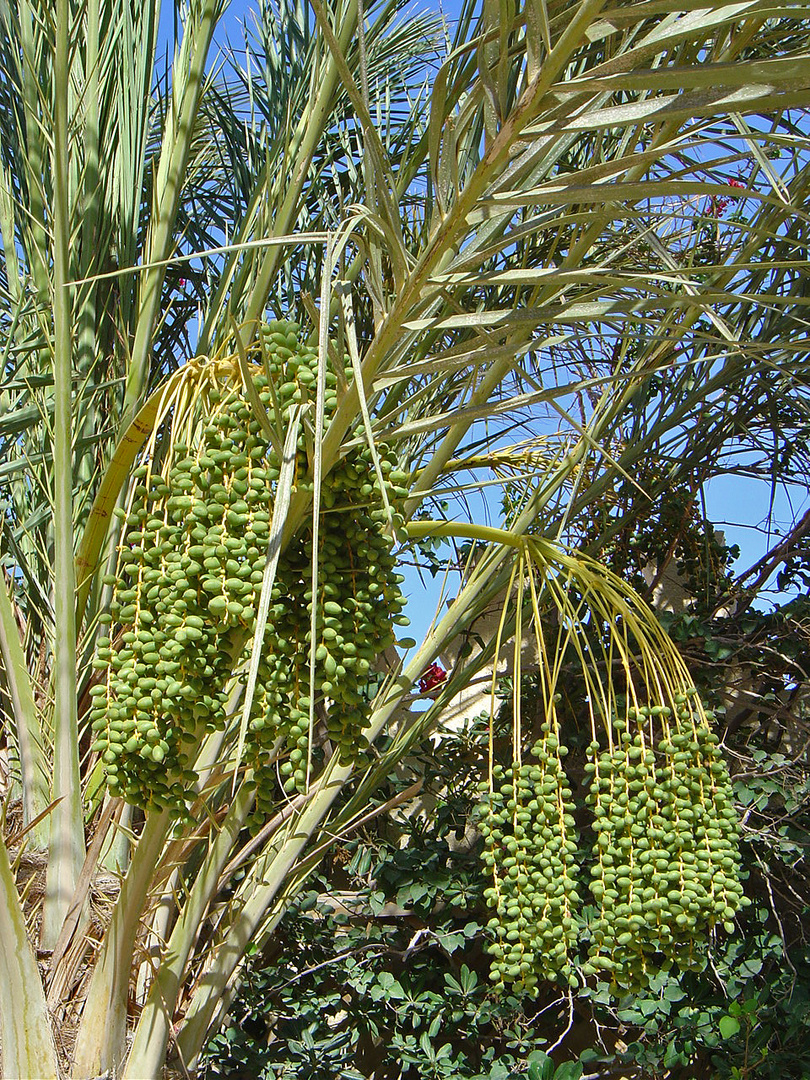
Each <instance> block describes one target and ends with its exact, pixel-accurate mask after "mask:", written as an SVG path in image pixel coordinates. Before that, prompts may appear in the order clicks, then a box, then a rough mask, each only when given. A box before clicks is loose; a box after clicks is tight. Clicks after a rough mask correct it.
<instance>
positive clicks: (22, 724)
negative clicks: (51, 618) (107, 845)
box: [0, 581, 49, 848]
mask: <svg viewBox="0 0 810 1080" xmlns="http://www.w3.org/2000/svg"><path fill="white" fill-rule="evenodd" d="M0 655H2V658H3V669H4V671H5V676H6V689H7V691H8V696H9V700H10V701H11V712H12V716H13V718H14V735H15V738H16V741H17V748H18V751H19V755H20V775H21V780H22V802H23V824H25V825H28V824H30V823H31V822H32V821H33V820H34V819H35V818H37V817H38V816H39V815H40V814H41V813H42V812H43V811H44V810H45V808H46V807H47V806H48V802H49V792H48V786H49V785H48V763H47V760H46V757H45V753H44V751H43V748H42V729H41V728H40V726H39V716H38V714H37V706H36V702H35V700H34V690H33V687H32V686H31V679H30V677H29V674H28V668H27V666H26V663H25V653H24V651H23V647H22V642H21V641H20V634H19V630H18V628H17V621H16V619H15V618H14V610H13V608H12V605H11V600H10V599H9V595H8V592H7V591H6V586H5V582H4V581H0ZM48 832H49V826H48V823H47V821H41V822H40V823H39V824H37V825H35V826H34V828H33V829H32V830H31V832H30V833H29V838H30V839H29V843H30V844H31V845H32V846H33V847H37V848H40V847H44V846H45V844H46V842H47V837H48Z"/></svg>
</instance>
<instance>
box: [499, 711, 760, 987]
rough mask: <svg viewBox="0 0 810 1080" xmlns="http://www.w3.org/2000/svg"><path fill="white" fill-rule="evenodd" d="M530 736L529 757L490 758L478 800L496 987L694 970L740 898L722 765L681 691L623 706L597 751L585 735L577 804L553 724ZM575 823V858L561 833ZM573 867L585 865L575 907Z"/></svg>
mask: <svg viewBox="0 0 810 1080" xmlns="http://www.w3.org/2000/svg"><path fill="white" fill-rule="evenodd" d="M704 715H705V716H707V717H708V718H709V719H711V714H710V713H709V714H704ZM542 730H543V737H542V738H541V740H540V742H539V743H538V744H537V745H536V746H535V747H534V750H533V753H534V755H535V756H536V757H537V758H538V759H539V761H538V764H536V765H534V764H533V765H528V766H527V765H513V766H512V768H511V769H508V770H505V771H504V770H503V769H500V768H499V767H497V766H496V768H495V769H494V770H493V779H492V782H491V784H490V783H488V784H487V785H486V790H485V792H484V795H483V816H482V825H481V828H482V832H483V836H484V841H485V852H484V859H485V862H486V864H487V865H488V867H489V869H490V871H491V873H492V875H493V884H492V886H490V887H489V888H488V889H487V890H486V893H485V896H486V899H487V901H488V903H489V904H490V906H491V907H493V908H494V909H495V911H494V916H493V918H492V919H491V921H490V929H491V931H492V933H493V938H494V940H493V941H492V943H491V945H490V946H489V948H490V952H491V954H492V957H493V962H492V968H491V977H492V979H493V981H494V982H495V984H496V988H498V989H502V988H503V987H504V985H505V984H507V983H511V984H515V986H516V988H517V989H518V990H521V991H524V992H525V991H528V992H532V991H533V989H534V987H535V986H536V985H537V983H538V980H539V979H541V978H542V979H554V980H558V981H563V982H566V983H568V984H569V985H570V986H577V985H578V984H579V983H580V981H581V980H584V979H585V978H587V977H588V976H598V977H599V978H601V979H603V980H605V981H607V982H609V983H610V984H611V985H612V986H613V987H614V988H616V989H617V990H635V989H638V988H641V987H643V986H645V985H647V983H648V981H649V978H650V977H651V976H652V975H653V974H655V973H656V972H658V971H661V970H668V969H669V968H670V967H671V966H672V965H673V964H675V965H677V967H678V969H679V970H680V971H684V970H689V969H700V968H702V967H703V966H704V965H705V963H706V948H705V946H706V941H707V938H708V934H709V932H710V930H711V929H712V928H713V927H715V926H717V925H723V926H724V927H725V929H726V930H728V931H729V932H730V931H731V930H733V924H732V922H731V920H732V919H733V918H734V916H735V915H736V914H737V912H738V911H739V909H740V907H741V906H742V905H743V903H744V902H745V898H744V897H743V890H742V886H741V885H740V881H739V865H740V861H739V852H738V840H739V831H738V822H737V815H736V811H735V809H734V806H733V803H732V793H731V783H730V779H729V775H728V769H727V766H726V764H725V762H724V760H723V759H722V757H721V755H720V751H719V748H718V739H717V736H716V735H715V734H714V733H713V732H712V731H711V730H710V728H709V726H708V723H707V721H706V720H705V719H704V718H703V717H701V716H700V715H699V713H698V711H697V710H696V709H695V708H694V703H693V702H691V701H690V695H688V694H680V695H678V696H677V698H676V700H675V701H674V702H673V703H672V705H653V706H642V707H640V708H633V709H628V710H627V712H626V715H625V716H624V717H621V718H619V717H616V718H614V719H613V721H612V724H611V727H610V731H609V732H608V733H607V741H608V745H607V746H602V745H601V744H600V742H599V741H598V740H596V739H594V740H593V741H592V742H591V743H590V745H589V746H588V749H587V758H588V759H587V761H586V764H585V767H584V771H585V773H586V775H588V776H589V777H590V785H589V790H588V795H587V797H586V799H585V804H586V807H585V808H583V807H579V808H578V807H577V806H576V805H575V803H574V802H573V800H572V791H571V787H570V785H569V782H568V779H567V777H566V774H565V771H564V770H563V768H562V758H563V757H564V756H565V753H566V748H565V747H564V746H561V745H560V742H559V732H558V731H557V730H556V726H555V725H554V724H551V725H550V724H544V725H543V729H542ZM583 818H587V819H588V824H589V825H590V828H591V830H592V832H593V834H594V838H593V843H592V846H591V852H590V854H589V855H588V854H587V853H585V852H582V851H581V848H580V841H579V836H578V835H577V829H576V827H575V821H576V820H580V821H583ZM577 852H581V856H578V855H577ZM577 863H582V864H585V865H588V864H589V865H590V878H591V880H590V892H591V895H592V898H593V903H592V904H591V905H588V906H587V907H585V906H583V905H582V904H581V901H580V893H579V892H578V882H577V880H576V879H577V875H576V873H575V870H574V866H575V865H576V864H577ZM582 884H583V883H579V885H580V888H581V885H582Z"/></svg>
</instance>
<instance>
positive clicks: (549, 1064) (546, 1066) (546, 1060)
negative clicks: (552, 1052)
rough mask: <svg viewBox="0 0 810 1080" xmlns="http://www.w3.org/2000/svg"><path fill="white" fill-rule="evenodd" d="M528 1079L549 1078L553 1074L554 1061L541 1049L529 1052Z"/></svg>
mask: <svg viewBox="0 0 810 1080" xmlns="http://www.w3.org/2000/svg"><path fill="white" fill-rule="evenodd" d="M528 1076H529V1080H551V1078H552V1077H553V1076H554V1062H553V1061H552V1060H551V1058H550V1057H549V1056H548V1054H544V1053H543V1051H542V1050H534V1051H532V1053H531V1054H529V1070H528Z"/></svg>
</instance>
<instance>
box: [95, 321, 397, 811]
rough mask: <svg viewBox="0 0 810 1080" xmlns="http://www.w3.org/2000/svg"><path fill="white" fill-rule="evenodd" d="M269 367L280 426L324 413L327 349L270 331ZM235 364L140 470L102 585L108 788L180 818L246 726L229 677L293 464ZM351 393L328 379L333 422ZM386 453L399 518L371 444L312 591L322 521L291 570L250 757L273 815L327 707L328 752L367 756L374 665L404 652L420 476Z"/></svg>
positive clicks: (102, 745) (268, 395)
mask: <svg viewBox="0 0 810 1080" xmlns="http://www.w3.org/2000/svg"><path fill="white" fill-rule="evenodd" d="M260 355H261V357H262V360H263V364H262V367H261V368H257V369H256V370H255V373H254V376H253V384H254V387H255V389H256V391H257V392H258V396H259V399H260V401H261V404H262V406H263V408H264V409H266V410H267V414H268V416H270V417H273V416H274V415H275V417H276V418H280V419H282V420H284V419H286V418H288V417H289V415H290V411H291V409H292V408H293V407H294V406H297V405H301V406H303V407H304V408H306V406H307V402H309V401H312V402H314V398H315V386H316V379H317V354H316V352H315V351H314V350H313V349H311V348H309V347H308V346H306V345H304V344H302V343H301V342H300V341H299V328H298V326H297V325H296V324H294V323H274V324H269V325H267V326H265V327H264V328H263V340H262V342H261V349H260ZM235 370H238V369H234V368H233V367H231V368H230V369H228V371H229V374H230V378H227V377H226V378H225V379H223V378H222V377H221V370H220V374H219V375H218V376H211V375H210V374H209V376H208V378H207V379H206V380H205V381H204V382H203V383H202V384H201V387H200V391H199V394H198V395H197V397H196V399H195V405H194V409H193V410H192V412H191V413H190V415H189V416H188V417H183V418H182V420H183V424H184V426H183V427H182V428H181V430H180V431H177V430H175V432H173V435H172V438H171V439H169V440H167V441H168V444H169V453H167V454H165V455H164V456H163V457H162V458H161V460H160V461H159V462H156V461H155V460H154V459H153V458H152V457H147V458H146V459H145V460H144V461H142V462H141V464H140V465H139V467H138V468H137V469H136V471H135V474H134V475H135V480H136V486H135V487H134V490H133V492H132V496H131V499H130V502H129V505H128V507H127V509H126V510H125V511H121V512H120V516H121V517H122V519H123V522H122V531H121V539H120V543H119V548H118V556H117V565H116V569H115V573H114V574H112V575H110V576H109V577H108V578H105V583H106V584H108V585H110V586H112V590H113V591H112V600H111V603H110V608H109V613H108V614H106V615H104V616H102V622H104V623H106V624H107V625H108V626H109V631H108V633H109V636H107V637H103V638H101V639H100V640H99V642H98V650H97V659H96V662H95V664H96V667H97V668H98V669H100V670H101V672H102V678H101V679H100V681H99V682H98V683H97V685H95V686H94V687H93V688H92V689H91V694H92V695H93V703H92V709H91V717H90V718H91V726H92V730H93V733H94V742H93V744H92V749H93V750H94V751H95V752H97V753H98V754H99V755H100V757H101V761H102V763H103V766H104V771H105V776H106V782H107V785H108V787H109V790H110V792H111V793H112V794H115V795H119V796H121V797H123V798H125V799H126V800H127V801H129V802H131V803H133V804H135V805H140V806H144V807H145V806H154V807H157V808H163V807H167V808H170V809H172V810H173V811H175V812H177V813H181V814H182V813H184V812H185V803H186V797H187V793H188V788H189V785H191V784H193V783H195V782H196V780H197V775H196V773H195V771H194V767H193V763H194V761H195V759H196V755H197V751H198V749H199V746H200V743H201V740H202V738H203V737H204V735H205V734H206V732H210V731H215V730H223V729H225V728H226V727H227V726H228V725H229V724H233V722H234V717H233V716H232V715H231V710H229V706H228V703H229V700H231V698H232V696H233V694H234V686H233V672H234V670H237V669H239V668H240V667H241V668H244V667H245V666H246V658H247V656H248V655H249V654H250V651H251V650H252V648H253V647H254V642H253V636H254V630H255V627H256V617H257V610H258V605H259V602H260V597H261V591H262V581H263V578H264V571H265V565H266V562H267V553H268V539H269V535H270V523H271V519H272V512H273V501H274V497H275V489H276V486H277V481H278V478H279V474H280V468H281V462H280V461H279V458H278V454H277V453H276V452H275V450H274V449H273V445H272V444H271V443H270V442H269V441H268V439H267V436H266V435H265V432H264V429H263V425H262V423H261V422H260V419H259V418H257V415H256V411H255V410H254V408H253V405H252V404H251V402H250V399H249V397H248V395H247V392H246V390H245V388H244V386H243V384H242V381H241V379H240V378H239V377H238V376H237V375H236V374H235ZM349 370H350V369H349ZM226 374H227V373H226ZM341 375H342V376H344V377H345V375H348V372H347V373H343V372H342V373H341ZM337 384H338V380H337V376H336V375H335V374H334V373H333V372H332V371H330V370H327V372H326V393H325V414H326V417H327V419H328V418H329V417H330V416H331V414H332V413H333V412H334V410H335V408H336V405H337ZM179 420H180V418H178V417H175V418H174V423H175V425H177V424H178V422H179ZM308 438H309V439H310V443H311V436H310V435H308V431H307V430H306V429H302V434H301V436H300V439H299V445H298V452H297V459H296V472H295V480H294V483H295V486H296V488H297V489H299V490H306V489H307V488H309V489H311V486H312V481H311V462H310V459H309V457H308V454H307V439H308ZM310 449H311V445H310ZM378 457H379V465H380V473H381V474H382V475H383V477H384V483H385V486H386V499H387V503H388V509H386V508H385V502H384V500H383V498H382V493H381V491H380V484H379V482H378V479H377V472H376V470H375V469H374V468H373V466H372V458H371V454H370V451H369V450H368V449H367V448H364V447H362V445H361V446H359V448H357V449H353V450H351V451H350V452H349V453H347V455H346V456H345V457H344V458H343V459H342V460H341V461H340V462H339V463H338V464H337V465H336V467H335V468H334V470H332V472H330V473H329V474H328V476H327V477H326V479H325V482H324V491H323V505H324V513H323V515H322V517H321V524H320V529H319V552H318V554H319V576H318V581H317V587H316V590H315V595H314V596H313V582H312V570H311V567H312V554H313V551H312V548H313V530H312V525H311V521H310V524H309V526H308V527H305V528H303V529H302V530H301V531H300V532H299V533H298V534H297V535H296V536H294V537H293V538H292V540H291V541H290V543H289V545H288V546H287V547H286V548H285V550H284V551H283V552H282V554H281V557H280V559H279V564H278V569H277V573H276V577H275V582H274V585H273V589H272V593H271V597H270V610H269V618H268V621H267V625H266V629H265V633H264V637H263V641H262V643H261V657H262V660H261V664H260V669H259V676H260V677H259V681H258V685H257V688H256V692H255V694H254V699H253V703H252V707H251V712H250V717H249V724H248V731H247V735H246V740H245V748H244V757H243V765H247V766H249V767H250V768H251V769H252V770H253V774H254V780H255V783H256V794H257V806H258V807H259V809H261V808H262V807H263V806H264V805H265V804H267V805H269V804H271V803H273V802H275V801H276V799H277V789H278V784H279V783H280V784H281V786H282V788H283V789H284V791H286V792H291V791H294V790H302V789H303V787H304V785H305V784H306V782H307V780H308V778H309V773H310V772H311V767H312V747H311V745H310V738H309V736H310V726H311V724H310V715H311V714H312V713H313V712H314V710H313V709H312V708H311V698H312V697H313V695H314V698H315V704H316V705H317V707H318V714H317V715H318V716H319V717H320V718H321V720H322V724H323V726H324V727H325V733H324V737H323V738H321V743H323V742H324V739H326V738H328V739H329V740H331V741H332V743H333V745H335V746H336V748H337V750H338V753H339V754H340V757H341V759H342V760H344V761H345V760H349V759H352V758H354V757H355V756H357V755H358V754H359V753H360V752H361V751H362V749H363V748H364V745H367V744H366V743H365V740H364V738H363V734H362V732H363V728H364V727H365V724H366V719H367V713H368V698H369V693H368V685H369V681H370V675H371V663H372V661H373V659H374V657H375V656H376V655H377V654H378V653H379V652H380V651H382V650H383V649H385V648H386V647H388V646H389V645H391V644H393V642H394V633H393V628H392V627H393V625H396V624H397V623H402V622H404V621H406V620H405V619H404V616H403V615H402V614H401V612H402V608H403V606H404V601H403V598H402V594H401V591H400V588H399V586H400V583H401V580H402V579H401V578H400V577H399V576H398V575H397V574H396V573H394V556H393V554H392V545H393V535H394V534H395V532H396V530H397V529H398V528H399V527H400V526H401V524H402V516H401V514H400V513H399V512H398V511H397V510H396V507H397V506H399V505H401V502H402V499H403V497H404V496H405V494H406V491H405V489H404V487H402V484H403V482H404V480H405V479H406V478H405V476H404V474H402V473H400V472H399V471H398V470H397V468H396V464H395V462H394V461H393V460H392V458H391V456H390V454H389V453H388V451H387V450H386V448H385V447H378ZM313 605H314V607H315V615H316V620H315V626H316V633H317V635H318V637H317V640H316V642H315V680H314V684H313V683H312V680H311V678H310V652H311V649H310V644H311V625H312V612H313ZM237 721H238V718H237ZM308 762H309V767H308V764H307V763H308Z"/></svg>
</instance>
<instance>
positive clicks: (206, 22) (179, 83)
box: [121, 0, 222, 429]
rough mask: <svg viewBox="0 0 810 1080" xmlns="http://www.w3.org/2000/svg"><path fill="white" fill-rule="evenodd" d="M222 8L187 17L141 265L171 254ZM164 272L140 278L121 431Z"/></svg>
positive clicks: (147, 347) (137, 391) (209, 1)
mask: <svg viewBox="0 0 810 1080" xmlns="http://www.w3.org/2000/svg"><path fill="white" fill-rule="evenodd" d="M221 8H222V3H221V0H204V3H203V7H202V14H201V17H200V18H199V21H198V22H197V21H195V22H194V23H193V24H192V16H191V15H189V18H188V22H187V23H186V26H185V30H184V37H183V44H182V48H181V52H180V56H179V59H178V60H177V61H176V62H175V65H174V69H173V71H174V78H175V84H174V86H173V88H172V99H171V104H170V107H169V112H168V115H167V117H166V130H165V132H164V136H163V146H162V149H161V155H160V163H159V165H158V170H157V177H156V179H155V188H156V191H155V196H154V209H153V217H152V224H151V228H150V235H149V240H148V243H147V245H146V250H145V252H144V262H148V263H154V262H159V261H160V260H161V259H168V258H169V257H170V256H171V254H172V250H173V246H174V229H175V224H176V217H177V208H178V206H179V203H180V194H181V191H182V186H183V179H184V177H185V175H186V168H187V165H188V160H189V155H190V153H191V144H192V137H193V133H194V126H195V122H196V118H197V110H198V107H199V102H200V95H201V93H202V87H203V79H204V77H205V65H206V60H207V58H208V50H209V49H210V47H211V41H212V39H213V36H214V30H215V29H216V25H217V20H218V18H219V15H220V14H221ZM165 272H166V271H165V266H156V267H154V268H153V269H151V270H148V271H146V272H145V273H144V274H143V275H142V277H141V284H140V301H139V311H138V321H137V325H136V329H135V339H134V341H133V343H132V354H131V360H130V365H129V371H128V374H127V385H126V391H125V393H124V406H123V415H122V419H121V427H122V429H123V428H125V427H126V425H127V424H128V423H129V422H130V421H131V420H132V418H133V417H134V415H135V410H136V408H137V407H138V404H139V402H140V399H141V395H142V394H143V390H144V386H145V384H146V377H147V374H148V371H149V358H150V355H151V350H152V334H153V332H154V329H155V325H156V322H157V319H158V315H159V313H160V304H161V294H162V285H163V278H164V275H165Z"/></svg>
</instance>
